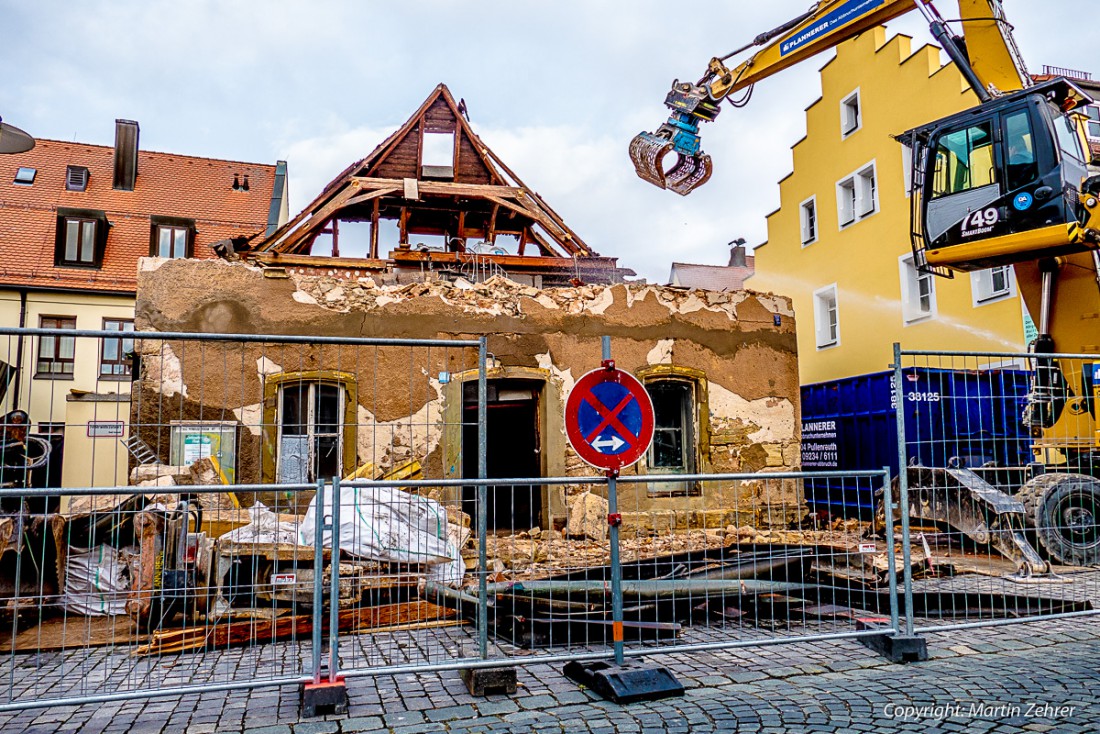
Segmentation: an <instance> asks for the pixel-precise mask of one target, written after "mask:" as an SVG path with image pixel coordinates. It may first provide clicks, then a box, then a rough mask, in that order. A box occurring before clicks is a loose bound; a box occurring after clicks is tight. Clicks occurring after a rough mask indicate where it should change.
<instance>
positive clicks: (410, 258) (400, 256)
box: [390, 249, 616, 271]
mask: <svg viewBox="0 0 1100 734" xmlns="http://www.w3.org/2000/svg"><path fill="white" fill-rule="evenodd" d="M478 257H482V258H485V259H486V260H490V261H492V262H495V263H496V264H498V265H500V266H501V267H503V268H505V269H506V270H511V269H516V270H523V269H549V270H573V269H574V268H575V267H577V266H578V265H579V267H580V268H581V270H582V271H584V270H607V269H610V268H614V267H615V260H616V258H613V257H583V258H580V259H579V261H575V260H574V259H573V258H571V257H533V256H529V255H525V256H524V257H520V256H519V255H478ZM390 258H391V259H392V260H393V262H394V263H395V264H397V265H419V264H420V263H424V262H429V261H430V262H432V263H433V264H441V265H446V264H461V263H463V262H465V260H463V259H462V256H461V255H460V254H459V253H455V252H438V251H434V250H433V251H428V252H421V251H420V250H411V249H410V250H394V251H393V252H391V253H390Z"/></svg>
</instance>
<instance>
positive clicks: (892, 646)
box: [870, 342, 928, 662]
mask: <svg viewBox="0 0 1100 734" xmlns="http://www.w3.org/2000/svg"><path fill="white" fill-rule="evenodd" d="M893 357H894V359H893V365H892V366H893V373H894V374H893V382H894V384H893V393H894V416H895V418H897V421H898V485H899V497H898V504H899V505H900V507H901V549H902V563H904V566H905V568H904V570H903V573H904V593H905V625H904V628H903V629H899V624H898V623H899V620H898V613H899V612H898V572H897V559H895V558H894V546H893V513H892V511H891V507H890V505H891V504H892V503H893V491H892V490H893V487H892V486H891V482H890V478H889V473H890V470H889V469H887V476H886V487H884V491H883V504H884V505H886V506H884V512H886V525H887V544H888V547H887V558H888V559H889V562H890V566H891V568H892V569H893V572H892V573H891V574H890V621H891V624H892V625H893V632H892V633H891V635H890V636H889V637H877V638H871V642H870V646H871V647H873V648H875V649H877V650H878V651H879V653H881V654H882V655H884V656H886V657H888V658H889V659H891V660H893V661H894V662H919V661H921V660H927V659H928V645H927V642H926V640H925V639H924V638H923V637H919V636H916V634H915V633H914V632H913V560H912V552H911V547H910V540H911V538H910V533H909V472H908V471H906V467H908V464H909V459H908V458H906V456H905V453H906V452H905V406H904V404H903V403H902V399H903V398H904V392H905V391H903V390H902V376H903V375H902V371H901V366H902V365H901V344H900V343H899V342H894V346H893Z"/></svg>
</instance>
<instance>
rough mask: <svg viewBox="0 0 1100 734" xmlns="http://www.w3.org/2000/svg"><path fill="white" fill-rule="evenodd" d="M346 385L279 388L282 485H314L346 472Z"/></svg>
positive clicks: (293, 383) (295, 383) (297, 383)
mask: <svg viewBox="0 0 1100 734" xmlns="http://www.w3.org/2000/svg"><path fill="white" fill-rule="evenodd" d="M346 400H347V395H346V391H345V390H344V386H343V385H342V384H339V383H332V382H322V381H315V380H301V381H297V380H295V381H287V382H284V383H283V384H281V385H280V386H279V413H278V465H277V477H278V481H279V482H280V483H302V482H315V481H317V479H318V478H330V477H334V476H341V475H343V473H344V468H345V467H344V466H343V463H344V462H343V457H344V446H343V433H344V411H345V408H346V405H345V401H346Z"/></svg>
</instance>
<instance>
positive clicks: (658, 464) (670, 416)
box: [646, 379, 696, 474]
mask: <svg viewBox="0 0 1100 734" xmlns="http://www.w3.org/2000/svg"><path fill="white" fill-rule="evenodd" d="M646 390H647V391H648V392H649V398H650V400H652V401H653V416H654V423H653V443H652V444H650V447H649V459H648V464H649V468H650V471H654V472H657V473H665V472H671V473H676V474H692V473H694V472H695V468H696V460H695V459H696V457H695V389H694V384H693V383H692V382H691V381H690V380H678V379H661V380H652V381H650V382H647V383H646Z"/></svg>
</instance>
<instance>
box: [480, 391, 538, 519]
mask: <svg viewBox="0 0 1100 734" xmlns="http://www.w3.org/2000/svg"><path fill="white" fill-rule="evenodd" d="M541 392H542V383H541V382H539V381H538V380H509V379H501V380H489V384H488V386H487V393H488V395H487V401H486V421H487V425H486V428H487V431H486V435H487V436H488V444H487V450H486V457H485V458H486V463H487V466H486V469H487V471H486V476H487V477H488V478H490V479H503V478H509V477H515V478H529V477H541V476H542V439H541V436H540V432H539V424H540V415H539V396H540V394H541ZM462 425H463V427H462V477H463V479H476V478H477V463H478V462H477V460H478V444H477V429H478V425H477V382H476V381H470V382H466V383H465V384H463V386H462ZM542 504H543V503H542V486H541V485H511V486H509V485H503V486H498V487H489V488H488V503H487V506H486V514H487V517H486V520H487V522H488V527H489V529H490V530H493V531H504V532H511V533H517V532H520V531H522V530H530V529H531V528H533V527H535V526H537V525H541V523H542V516H543V506H542ZM462 510H463V511H464V512H466V513H468V514H469V515H470V517H471V518H474V523H475V524H476V522H477V520H476V517H477V514H476V513H477V487H476V486H475V485H468V486H466V487H464V488H463V491H462Z"/></svg>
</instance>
